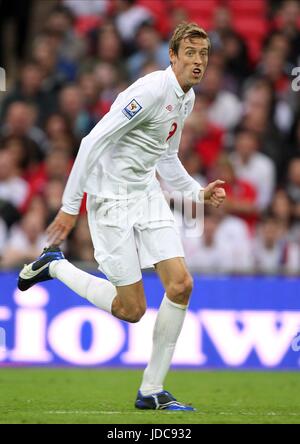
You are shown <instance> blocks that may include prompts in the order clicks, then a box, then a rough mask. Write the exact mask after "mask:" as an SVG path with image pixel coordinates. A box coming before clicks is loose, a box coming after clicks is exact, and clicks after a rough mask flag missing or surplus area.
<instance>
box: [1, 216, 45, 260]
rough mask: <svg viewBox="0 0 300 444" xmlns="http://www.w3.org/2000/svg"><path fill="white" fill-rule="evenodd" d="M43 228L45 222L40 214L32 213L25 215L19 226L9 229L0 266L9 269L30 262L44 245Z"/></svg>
mask: <svg viewBox="0 0 300 444" xmlns="http://www.w3.org/2000/svg"><path fill="white" fill-rule="evenodd" d="M44 228H45V220H44V218H43V217H42V215H41V213H37V212H33V211H31V212H29V213H27V214H26V215H25V216H24V217H23V219H22V220H21V222H20V224H19V225H15V226H14V227H13V228H12V229H11V235H10V237H9V240H8V242H7V245H6V246H5V248H4V250H3V256H2V260H1V262H0V266H1V267H4V268H11V267H17V266H18V265H20V264H21V263H23V262H30V261H32V260H33V258H34V257H36V255H37V254H39V253H40V251H41V250H42V249H43V247H44V245H45V242H46V237H45V234H44Z"/></svg>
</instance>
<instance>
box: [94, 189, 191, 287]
mask: <svg viewBox="0 0 300 444" xmlns="http://www.w3.org/2000/svg"><path fill="white" fill-rule="evenodd" d="M87 211H88V222H89V228H90V233H91V237H92V241H93V245H94V249H95V259H96V261H97V262H98V264H99V270H101V271H102V272H103V273H104V274H105V275H106V277H107V278H108V279H109V281H110V282H111V283H112V284H113V285H115V286H124V285H130V284H134V283H135V282H138V281H140V280H141V279H142V273H141V269H145V268H151V267H153V266H154V265H155V264H157V263H158V262H160V261H163V260H166V259H171V258H174V257H184V251H183V246H182V243H181V239H180V234H179V230H178V228H177V227H176V222H175V219H174V216H173V213H172V211H171V210H170V207H169V205H168V203H167V201H166V199H165V197H164V195H163V193H162V192H161V191H159V192H157V191H156V192H155V193H152V194H146V193H145V194H143V197H141V198H140V197H139V198H138V199H137V198H134V199H113V198H112V199H110V198H101V197H97V196H93V195H88V199H87Z"/></svg>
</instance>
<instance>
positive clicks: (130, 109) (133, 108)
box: [122, 99, 142, 120]
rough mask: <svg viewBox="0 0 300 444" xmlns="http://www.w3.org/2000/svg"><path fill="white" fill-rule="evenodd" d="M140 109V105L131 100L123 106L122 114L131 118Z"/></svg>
mask: <svg viewBox="0 0 300 444" xmlns="http://www.w3.org/2000/svg"><path fill="white" fill-rule="evenodd" d="M141 109H142V106H141V105H140V104H139V103H138V102H137V101H136V100H135V99H133V100H131V102H130V103H128V105H127V106H125V108H124V109H122V112H123V114H125V116H126V117H127V119H129V120H130V119H132V117H134V116H135V115H136V114H137V113H138V112H139V111H140V110H141Z"/></svg>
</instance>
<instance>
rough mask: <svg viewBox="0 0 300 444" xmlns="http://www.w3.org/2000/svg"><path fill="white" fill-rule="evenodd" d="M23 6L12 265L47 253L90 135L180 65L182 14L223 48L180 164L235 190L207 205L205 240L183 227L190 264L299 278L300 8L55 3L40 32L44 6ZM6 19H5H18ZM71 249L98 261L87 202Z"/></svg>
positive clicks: (9, 177) (7, 167) (159, 1)
mask: <svg viewBox="0 0 300 444" xmlns="http://www.w3.org/2000/svg"><path fill="white" fill-rule="evenodd" d="M7 3H10V4H11V7H13V5H14V0H11V2H7ZM21 3H22V5H23V6H24V4H25V5H26V4H27V6H28V9H26V8H23V9H24V14H23V16H22V26H20V24H19V23H15V24H14V25H15V26H16V30H17V31H16V34H15V40H16V41H15V47H14V57H15V59H16V61H17V63H18V65H17V66H18V69H17V75H16V76H10V73H9V72H7V85H8V87H7V91H6V92H0V267H1V268H10V267H17V266H19V264H23V263H24V262H28V261H31V260H33V259H34V258H35V257H36V256H37V255H39V254H40V252H41V250H42V249H43V247H44V246H45V242H46V239H45V228H46V226H47V224H48V223H49V222H51V221H52V220H53V217H54V216H55V214H56V213H57V211H58V210H59V208H60V206H61V198H62V193H63V190H64V186H65V183H66V180H67V178H68V175H69V172H70V170H71V168H72V163H73V161H74V158H75V156H76V153H77V151H78V148H79V145H80V141H81V139H82V137H84V136H85V135H86V134H87V133H88V132H89V131H90V130H91V129H92V128H93V126H94V125H95V124H96V123H97V122H98V121H99V120H100V119H101V118H102V116H103V115H104V114H105V113H106V112H107V111H108V110H109V108H110V106H111V104H112V102H113V101H114V100H115V98H116V97H117V95H118V94H119V93H120V92H121V91H122V90H123V89H124V88H126V87H127V86H128V85H129V84H131V83H132V82H133V81H135V80H136V79H137V78H138V77H140V76H143V75H145V74H147V73H149V72H152V71H155V70H159V69H165V68H166V67H167V66H168V65H169V57H168V40H169V38H170V35H171V34H172V30H173V29H174V28H175V26H176V25H177V24H178V23H180V22H181V21H184V20H185V21H197V23H198V24H199V25H202V26H203V27H204V28H205V29H206V30H207V31H208V32H209V36H210V38H211V42H212V50H211V54H210V59H209V66H208V69H207V72H206V74H205V77H204V78H203V81H202V83H201V84H200V85H199V86H198V87H196V88H195V92H196V102H195V107H194V111H193V113H192V114H191V116H190V117H189V118H188V119H187V120H186V124H185V128H184V131H183V135H182V140H181V146H180V158H181V161H182V163H183V165H184V166H185V168H186V169H187V171H188V172H189V173H190V174H191V175H192V176H193V177H194V178H195V179H196V180H198V181H199V182H200V183H201V184H202V185H205V184H206V183H208V182H209V181H212V180H215V179H216V178H220V179H223V180H225V181H226V184H225V189H226V192H227V196H228V198H227V200H226V203H225V205H224V207H223V208H222V209H218V210H217V211H216V210H213V209H211V208H206V211H205V230H204V234H203V236H201V237H195V236H190V234H191V233H189V231H190V230H194V229H195V228H188V227H183V228H182V239H183V243H184V247H185V250H186V257H187V262H188V264H189V266H190V267H191V268H192V269H195V270H199V271H201V272H208V273H214V272H220V273H223V272H225V273H253V272H255V273H291V274H298V273H300V100H299V98H300V92H299V91H297V89H300V77H299V80H298V81H297V72H298V75H299V74H300V68H299V70H298V71H297V67H298V66H300V5H299V2H298V1H296V0H287V1H276V2H273V1H267V0H252V1H250V0H249V2H248V1H245V2H239V1H233V0H209V1H201V2H200V1H196V0H193V1H191V0H186V1H183V0H164V1H163V0H151V1H144V0H136V1H135V0H53V1H52V2H51V9H50V10H49V12H48V13H47V17H46V20H45V21H44V23H42V24H41V25H40V30H39V31H38V32H37V33H36V34H35V35H33V36H31V37H30V36H29V35H24V26H25V27H26V26H29V25H30V17H31V14H32V11H34V7H35V3H34V2H32V1H30V0H28V1H27V2H26V0H24V1H23V2H21ZM41 3H43V2H41ZM45 3H48V4H49V2H45ZM200 4H201V7H202V13H201V7H200ZM242 4H244V10H242V7H241V6H240V7H238V5H242ZM247 5H248V9H247ZM204 6H205V7H204ZM1 7H2V8H3V4H2V6H1V5H0V10H1ZM17 7H18V6H17ZM205 8H206V9H205ZM239 8H240V11H238V9H239ZM0 12H1V23H2V24H3V23H5V20H7V21H8V20H10V19H11V18H13V17H14V18H16V16H14V15H13V14H10V12H11V11H9V10H1V11H0ZM238 17H240V19H239V18H238ZM202 18H203V23H202ZM18 20H19V19H18ZM18 20H16V21H18ZM243 20H244V21H243ZM251 26H252V28H251ZM0 27H1V24H0ZM19 28H21V29H19ZM3 39H4V37H3V38H2V37H1V46H0V65H1V66H4V67H5V66H6V64H5V63H6V61H5V54H4V53H5V51H4V44H3V42H4V40H3ZM24 39H27V40H25V41H24ZM24 43H26V44H27V50H26V45H24ZM293 74H294V75H293ZM298 87H299V88H298ZM162 186H164V184H162ZM190 217H191V218H193V213H192V214H191V215H190ZM63 248H64V251H65V253H66V255H67V257H68V258H70V259H71V260H72V261H87V262H91V263H92V262H93V261H94V258H93V246H92V243H91V240H90V235H89V231H88V228H87V221H86V212H85V203H84V202H83V204H82V208H81V214H80V217H79V221H78V224H77V226H76V228H75V229H74V231H73V232H72V234H71V236H70V237H69V239H68V240H67V241H66V242H65V244H64V246H63Z"/></svg>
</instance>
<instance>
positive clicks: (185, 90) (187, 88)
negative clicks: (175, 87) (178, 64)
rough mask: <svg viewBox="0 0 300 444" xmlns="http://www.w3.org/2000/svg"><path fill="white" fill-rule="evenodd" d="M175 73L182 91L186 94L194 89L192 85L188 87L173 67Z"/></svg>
mask: <svg viewBox="0 0 300 444" xmlns="http://www.w3.org/2000/svg"><path fill="white" fill-rule="evenodd" d="M172 70H173V73H174V74H175V77H176V80H177V82H178V84H179V86H180V88H181V89H182V91H183V92H184V93H185V94H186V93H187V92H188V91H189V90H190V89H191V87H192V85H187V84H186V83H185V82H184V80H183V79H182V78H181V76H180V74H178V73H176V71H175V70H174V68H173V67H172Z"/></svg>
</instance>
